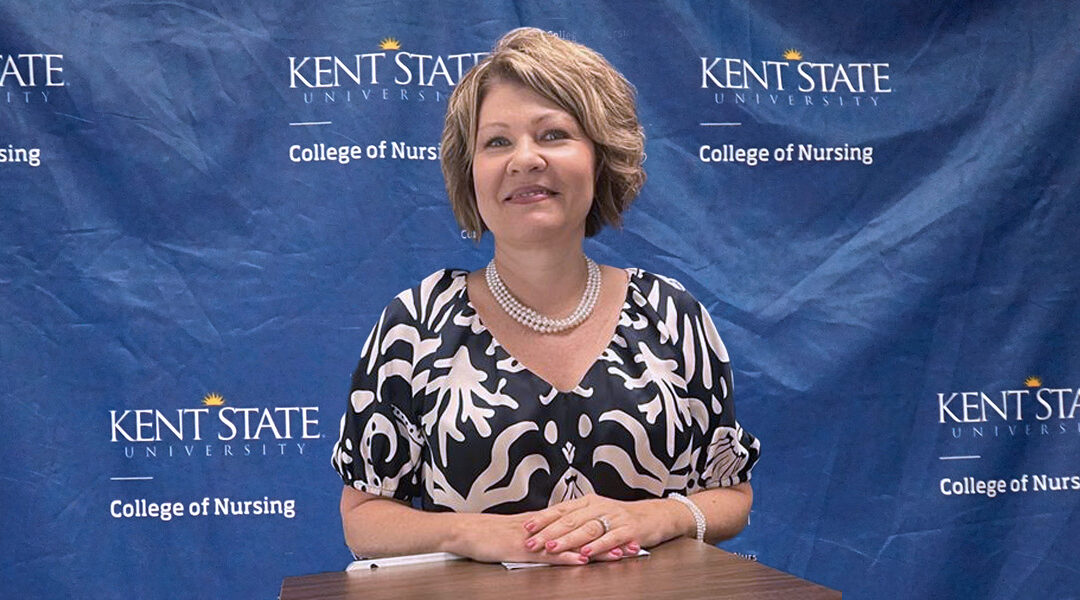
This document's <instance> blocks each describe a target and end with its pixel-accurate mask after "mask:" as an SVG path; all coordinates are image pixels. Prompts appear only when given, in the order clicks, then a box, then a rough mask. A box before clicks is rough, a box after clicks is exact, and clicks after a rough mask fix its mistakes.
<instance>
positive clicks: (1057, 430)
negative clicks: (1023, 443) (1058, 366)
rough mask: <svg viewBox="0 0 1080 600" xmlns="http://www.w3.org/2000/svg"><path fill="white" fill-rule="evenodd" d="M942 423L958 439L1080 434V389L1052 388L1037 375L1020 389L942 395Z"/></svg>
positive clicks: (939, 412) (939, 417)
mask: <svg viewBox="0 0 1080 600" xmlns="http://www.w3.org/2000/svg"><path fill="white" fill-rule="evenodd" d="M935 400H936V408H937V411H936V414H937V421H938V424H941V425H947V426H948V427H949V429H950V434H951V437H952V438H954V439H973V440H978V439H981V438H985V439H998V440H1007V439H1019V438H1031V437H1038V436H1062V435H1077V434H1080V387H1077V388H1071V387H1050V386H1046V385H1044V384H1043V380H1042V378H1041V377H1038V376H1036V375H1032V376H1029V377H1027V378H1026V379H1025V380H1024V383H1023V387H1020V388H1017V389H1007V390H995V391H992V392H986V391H982V390H967V391H950V392H939V393H938V394H937V395H936V398H935Z"/></svg>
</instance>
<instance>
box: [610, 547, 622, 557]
mask: <svg viewBox="0 0 1080 600" xmlns="http://www.w3.org/2000/svg"><path fill="white" fill-rule="evenodd" d="M611 555H612V556H622V548H612V549H611Z"/></svg>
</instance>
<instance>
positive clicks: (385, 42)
mask: <svg viewBox="0 0 1080 600" xmlns="http://www.w3.org/2000/svg"><path fill="white" fill-rule="evenodd" d="M379 49H380V50H401V42H399V41H397V40H396V39H394V38H392V37H388V38H383V39H382V40H380V41H379Z"/></svg>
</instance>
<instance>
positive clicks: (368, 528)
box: [333, 29, 759, 564]
mask: <svg viewBox="0 0 1080 600" xmlns="http://www.w3.org/2000/svg"><path fill="white" fill-rule="evenodd" d="M635 112H636V110H635V106H634V94H633V88H632V87H631V86H630V84H629V83H628V82H627V81H626V80H625V79H624V78H623V77H622V75H620V74H619V73H618V71H616V70H615V69H614V68H612V67H611V65H610V64H608V63H607V61H606V60H604V58H603V57H602V56H600V55H599V54H597V53H596V52H594V51H592V50H590V49H588V48H585V47H584V46H581V45H578V44H575V43H572V42H568V41H565V40H562V39H560V38H559V37H557V36H555V35H553V34H550V33H545V32H541V31H539V30H536V29H518V30H515V31H512V32H510V33H508V34H507V35H506V36H504V37H503V38H502V39H501V40H500V41H499V42H498V43H497V45H496V47H495V49H494V51H493V52H492V54H491V56H489V57H488V58H486V59H484V60H483V61H482V62H480V63H479V64H478V65H477V66H476V67H475V68H473V69H472V70H471V71H470V72H469V73H468V74H466V75H465V77H464V78H462V80H461V82H460V84H459V86H458V87H457V88H456V89H455V91H454V94H453V96H452V97H451V99H450V102H449V106H448V110H447V117H446V126H445V129H444V133H443V144H442V151H443V155H442V161H443V174H444V176H445V178H446V185H447V191H448V194H449V196H450V200H451V204H452V206H453V208H454V212H455V214H456V215H457V218H458V220H459V222H460V223H461V224H462V226H463V227H464V228H465V229H467V230H468V231H470V232H472V233H474V234H475V236H476V237H479V236H480V235H482V234H483V233H485V232H491V234H492V236H493V237H494V240H495V253H494V257H493V258H492V260H491V262H490V263H489V264H488V265H487V267H486V268H483V269H479V270H476V271H473V272H471V273H469V272H466V271H458V270H442V271H437V272H435V273H433V274H432V275H430V276H429V277H427V278H426V279H424V281H422V282H421V283H420V284H419V285H418V286H416V287H415V288H412V289H410V290H406V291H404V292H402V293H401V294H399V295H398V296H397V297H396V298H395V299H394V300H393V301H392V302H391V303H390V305H389V306H388V307H387V308H386V310H384V311H383V314H382V316H381V317H380V319H379V322H378V323H377V324H376V326H375V328H374V329H373V331H372V333H371V336H370V337H369V338H368V341H367V343H366V344H365V345H364V349H363V352H362V354H363V358H362V359H361V361H360V365H359V366H358V367H357V369H356V371H355V372H354V374H353V392H352V394H351V395H350V399H349V405H348V406H347V408H346V411H345V415H344V416H343V419H342V426H341V438H340V440H339V441H338V444H337V446H336V447H335V450H334V457H333V462H334V466H335V468H336V469H337V470H338V472H339V474H340V475H341V477H342V480H343V481H344V483H345V488H344V489H343V491H342V497H341V515H342V522H343V525H344V529H345V537H346V541H347V542H348V544H349V546H350V547H351V548H352V549H353V550H354V552H355V553H357V554H359V555H365V556H381V555H391V554H407V553H416V552H432V551H449V552H455V553H457V554H461V555H464V556H468V557H471V558H473V559H476V560H484V561H535V562H549V563H558V564H584V563H587V562H590V561H593V560H619V559H621V558H623V557H625V556H629V555H633V554H636V553H638V552H639V551H640V549H641V548H643V547H649V546H652V545H655V544H658V543H661V542H663V541H665V540H668V539H671V538H673V537H677V536H682V535H685V536H690V537H696V538H697V539H699V540H710V541H715V540H719V539H723V538H727V537H731V536H733V535H735V534H737V533H738V532H739V531H740V530H741V529H742V528H743V526H745V524H746V521H747V515H748V514H749V511H750V505H751V502H752V491H751V489H750V485H749V480H750V471H751V468H752V467H753V465H754V463H755V462H756V461H757V457H758V452H759V444H758V441H757V440H756V439H754V437H753V436H751V435H750V434H749V433H747V432H745V431H744V430H743V429H742V428H741V427H740V426H739V424H738V423H737V422H736V421H735V409H734V403H733V398H732V386H731V368H730V363H729V360H728V355H727V351H726V349H725V348H724V344H723V342H722V341H721V340H720V336H719V334H718V333H717V331H716V328H715V327H714V325H713V322H712V319H711V318H710V317H709V314H708V313H707V312H706V311H705V309H704V307H702V306H701V305H700V304H699V303H698V302H697V301H696V300H694V298H693V297H692V296H690V294H688V293H687V292H686V290H685V289H684V288H683V287H682V286H681V285H680V284H679V283H678V282H677V281H674V280H672V279H668V278H665V277H662V276H659V275H654V274H652V273H648V272H645V271H642V270H640V269H620V268H615V267H611V266H606V265H604V266H601V265H598V264H596V263H595V262H593V261H592V260H591V259H590V258H588V257H587V256H585V253H584V251H583V246H582V244H583V241H584V238H585V237H587V236H591V235H594V234H596V233H597V232H598V231H600V230H601V229H602V228H603V227H604V226H605V225H613V226H617V225H618V224H619V222H620V220H621V214H622V212H623V211H624V210H625V209H626V207H627V206H628V205H629V203H630V202H631V201H632V200H633V198H634V197H635V196H636V195H637V193H638V190H639V189H640V188H641V185H642V183H643V182H644V179H645V174H644V171H643V170H642V167H641V165H642V161H643V159H644V136H643V134H642V131H641V127H640V125H639V124H638V121H637V117H636V114H635ZM414 499H415V500H418V501H419V504H420V509H414V508H412V507H411V506H410V503H412V502H413V500H414ZM390 524H393V527H389V526H388V525H390Z"/></svg>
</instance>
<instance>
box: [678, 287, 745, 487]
mask: <svg viewBox="0 0 1080 600" xmlns="http://www.w3.org/2000/svg"><path fill="white" fill-rule="evenodd" d="M687 297H688V298H689V300H690V301H689V302H684V303H682V304H683V306H684V307H685V308H686V312H685V313H684V319H683V326H682V329H683V331H682V332H681V333H682V336H681V340H680V342H681V345H682V354H683V361H684V362H683V367H684V369H685V377H686V381H687V393H688V395H689V396H690V397H692V398H697V399H699V400H700V401H701V402H703V403H704V404H705V406H706V410H707V418H706V419H705V420H704V421H705V427H704V428H703V429H696V430H695V434H696V436H695V437H696V438H697V439H696V440H695V443H694V446H695V448H694V452H693V459H692V464H691V469H692V472H691V477H690V482H689V486H690V491H698V490H701V489H708V488H715V487H726V486H732V485H736V484H738V483H743V482H747V481H750V472H751V470H752V469H753V467H754V464H755V463H756V462H757V460H758V456H759V455H760V451H761V444H760V442H759V441H758V440H757V439H756V438H755V437H754V436H753V435H751V434H750V433H749V432H747V431H746V430H744V429H743V428H742V426H741V425H739V423H738V421H736V420H735V400H734V389H733V387H732V376H731V362H730V360H729V359H728V353H727V348H725V347H724V342H723V341H722V340H721V339H720V334H719V333H718V332H717V330H716V326H715V325H714V324H713V320H712V317H710V316H709V313H708V311H706V310H705V307H704V306H702V305H701V304H700V303H699V302H698V301H697V300H693V298H692V297H690V296H689V294H687Z"/></svg>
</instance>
